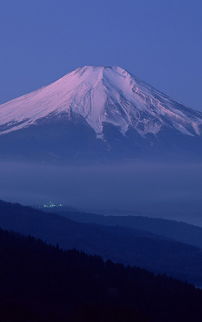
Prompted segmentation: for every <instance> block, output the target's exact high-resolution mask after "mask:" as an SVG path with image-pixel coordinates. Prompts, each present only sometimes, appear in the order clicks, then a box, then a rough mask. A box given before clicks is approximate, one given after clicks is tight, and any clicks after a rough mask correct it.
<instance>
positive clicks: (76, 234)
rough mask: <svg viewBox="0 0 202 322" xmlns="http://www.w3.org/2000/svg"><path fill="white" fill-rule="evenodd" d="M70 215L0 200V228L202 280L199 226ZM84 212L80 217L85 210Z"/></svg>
mask: <svg viewBox="0 0 202 322" xmlns="http://www.w3.org/2000/svg"><path fill="white" fill-rule="evenodd" d="M66 215H67V214H66ZM71 216H72V219H68V218H65V217H63V216H59V215H55V214H50V213H44V212H42V211H39V210H36V209H33V208H30V207H23V206H20V205H18V204H10V203H5V202H0V227H1V228H3V229H7V230H11V231H15V232H19V233H22V234H24V235H31V236H34V237H36V238H41V239H42V240H44V241H46V242H48V243H51V244H53V245H59V246H60V247H61V248H63V249H73V248H74V249H78V250H82V251H85V252H86V253H88V254H93V255H94V254H95V255H99V256H102V257H103V258H104V259H111V260H113V261H115V262H117V263H123V264H127V265H128V264H130V265H135V266H138V267H142V268H146V269H148V270H150V271H153V272H156V273H166V274H168V275H169V276H172V277H175V278H178V279H181V280H184V281H189V282H191V283H194V284H195V285H197V286H201V285H202V241H201V239H199V240H198V244H196V238H195V237H196V236H199V235H200V234H202V228H197V227H194V226H191V225H186V224H181V223H175V222H169V221H165V222H164V221H162V223H161V222H160V221H159V222H158V221H156V222H155V220H154V221H153V222H152V219H149V218H148V220H146V219H139V220H138V218H137V219H136V218H134V219H132V218H131V219H130V218H128V217H126V218H125V221H124V218H122V219H120V220H118V218H114V219H112V218H111V219H110V217H109V218H108V219H107V218H103V220H102V219H100V224H95V219H93V217H94V216H92V218H91V222H88V223H81V222H78V218H79V216H81V213H80V214H78V215H77V214H75V213H74V214H73V213H69V217H71ZM83 216H84V218H85V213H83ZM98 217H99V216H98ZM74 218H75V220H77V222H76V221H74V220H73V219H74ZM89 219H90V218H88V221H89ZM83 220H84V221H85V220H87V218H86V219H83ZM141 221H142V222H141ZM93 222H94V223H93ZM97 222H98V221H97ZM138 222H139V223H138ZM166 225H167V227H168V231H167V232H166ZM124 226H125V227H124ZM172 230H173V231H172ZM160 231H161V232H160ZM176 236H177V237H176ZM192 241H193V242H192ZM194 245H195V246H194Z"/></svg>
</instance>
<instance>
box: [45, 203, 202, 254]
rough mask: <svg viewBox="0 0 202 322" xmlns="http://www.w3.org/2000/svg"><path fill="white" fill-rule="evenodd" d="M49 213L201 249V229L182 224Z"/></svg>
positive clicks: (128, 217) (69, 212) (141, 218)
mask: <svg viewBox="0 0 202 322" xmlns="http://www.w3.org/2000/svg"><path fill="white" fill-rule="evenodd" d="M49 211H51V212H55V213H58V214H59V215H62V216H65V217H66V218H69V219H71V220H74V221H77V222H81V223H96V224H100V225H107V226H120V227H126V228H134V229H138V230H143V231H145V232H150V233H152V234H155V235H159V236H162V237H166V238H169V239H174V240H176V241H179V242H181V243H186V244H190V245H193V246H196V247H200V248H202V227H198V226H195V225H191V224H187V223H184V222H179V221H175V220H167V219H161V218H149V217H144V216H108V215H107V216H103V215H97V214H92V213H85V212H79V211H75V210H71V209H70V210H61V209H56V210H55V209H52V210H49Z"/></svg>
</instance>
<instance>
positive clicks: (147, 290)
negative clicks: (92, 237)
mask: <svg viewBox="0 0 202 322" xmlns="http://www.w3.org/2000/svg"><path fill="white" fill-rule="evenodd" d="M0 262H1V265H0V285H1V287H0V321H1V322H18V321H20V322H28V321H29V322H38V321H40V322H42V321H43V322H44V321H49V322H53V321H54V322H56V321H57V322H63V321H68V322H91V321H93V322H108V321H110V322H113V321H114V322H115V321H116V322H122V321H124V322H130V321H131V322H132V321H133V322H143V321H144V322H149V321H151V322H162V321H164V322H171V321H172V322H175V321H176V322H180V321H182V322H185V321H195V322H197V321H201V319H202V306H201V303H202V292H201V291H200V290H197V289H195V288H194V287H193V286H190V285H187V284H183V283H182V282H178V281H176V280H172V279H169V278H167V277H165V276H154V275H153V274H152V273H149V272H147V271H144V270H142V269H137V268H124V266H122V265H120V264H113V263H112V262H110V261H107V262H104V261H103V260H102V259H101V258H99V257H96V256H87V255H85V254H83V253H80V252H77V251H61V250H59V249H58V248H57V247H56V248H55V247H52V246H48V245H46V244H44V243H43V242H42V241H40V240H36V239H34V238H32V237H22V236H20V235H18V234H15V233H10V232H7V231H3V230H0Z"/></svg>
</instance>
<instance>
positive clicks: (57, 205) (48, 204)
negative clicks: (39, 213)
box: [43, 201, 63, 208]
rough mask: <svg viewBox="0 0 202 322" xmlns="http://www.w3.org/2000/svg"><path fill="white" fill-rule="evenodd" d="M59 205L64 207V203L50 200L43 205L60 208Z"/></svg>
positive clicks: (44, 206)
mask: <svg viewBox="0 0 202 322" xmlns="http://www.w3.org/2000/svg"><path fill="white" fill-rule="evenodd" d="M58 207H63V204H62V203H54V202H52V201H49V202H47V203H45V204H44V205H43V208H58Z"/></svg>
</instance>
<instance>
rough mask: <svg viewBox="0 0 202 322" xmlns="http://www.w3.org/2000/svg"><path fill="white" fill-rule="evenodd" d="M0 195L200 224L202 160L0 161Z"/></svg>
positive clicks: (2, 197)
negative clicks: (57, 163) (116, 163)
mask: <svg viewBox="0 0 202 322" xmlns="http://www.w3.org/2000/svg"><path fill="white" fill-rule="evenodd" d="M0 199H2V200H8V201H18V202H21V203H23V204H31V205H41V204H43V203H44V202H47V201H49V200H52V201H55V202H62V203H63V204H65V205H68V206H71V207H75V208H78V209H85V210H91V211H97V212H100V213H101V212H102V213H111V214H136V215H145V216H154V217H163V218H170V219H178V220H184V221H187V222H191V223H195V224H200V225H202V164H201V165H198V164H197V165H196V164H192V165H187V164H185V165H166V164H152V165H148V164H135V165H125V166H89V167H87V166H85V167H78V166H75V167H73V166H68V167H64V166H63V167H57V166H47V165H46V166H45V165H44V166H42V165H40V166H39V165H30V164H22V163H4V162H1V163H0Z"/></svg>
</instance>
